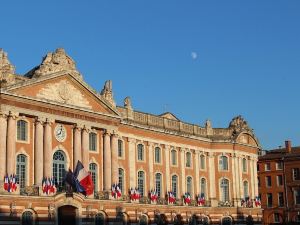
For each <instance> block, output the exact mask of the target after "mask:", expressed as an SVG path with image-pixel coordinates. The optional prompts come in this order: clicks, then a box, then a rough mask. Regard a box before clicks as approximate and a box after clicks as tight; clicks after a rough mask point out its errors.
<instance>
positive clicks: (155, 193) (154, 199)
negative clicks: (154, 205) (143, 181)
mask: <svg viewBox="0 0 300 225" xmlns="http://www.w3.org/2000/svg"><path fill="white" fill-rule="evenodd" d="M157 198H158V195H157V192H156V190H151V192H150V199H151V201H152V202H154V201H157Z"/></svg>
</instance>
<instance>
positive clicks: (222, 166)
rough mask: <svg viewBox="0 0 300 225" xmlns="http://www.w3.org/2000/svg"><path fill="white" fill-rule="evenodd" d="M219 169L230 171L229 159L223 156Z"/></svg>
mask: <svg viewBox="0 0 300 225" xmlns="http://www.w3.org/2000/svg"><path fill="white" fill-rule="evenodd" d="M219 169H220V170H228V158H227V156H224V155H222V156H221V157H220V159H219Z"/></svg>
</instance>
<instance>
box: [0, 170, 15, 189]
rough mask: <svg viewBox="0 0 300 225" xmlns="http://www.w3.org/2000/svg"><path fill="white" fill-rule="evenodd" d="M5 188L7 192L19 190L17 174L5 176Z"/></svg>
mask: <svg viewBox="0 0 300 225" xmlns="http://www.w3.org/2000/svg"><path fill="white" fill-rule="evenodd" d="M3 188H4V190H5V191H7V192H14V191H16V190H17V179H16V176H15V175H14V174H13V175H10V176H8V175H6V176H5V177H4V186H3Z"/></svg>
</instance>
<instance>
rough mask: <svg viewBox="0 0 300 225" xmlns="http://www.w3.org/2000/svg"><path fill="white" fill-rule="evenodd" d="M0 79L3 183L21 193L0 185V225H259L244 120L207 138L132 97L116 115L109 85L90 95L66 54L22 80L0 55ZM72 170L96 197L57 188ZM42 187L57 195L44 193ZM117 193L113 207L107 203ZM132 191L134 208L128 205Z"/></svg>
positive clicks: (253, 150)
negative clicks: (48, 183)
mask: <svg viewBox="0 0 300 225" xmlns="http://www.w3.org/2000/svg"><path fill="white" fill-rule="evenodd" d="M0 77H1V92H0V115H1V116H0V177H4V176H6V174H8V176H10V175H13V174H16V181H17V183H18V185H17V186H18V188H17V190H16V191H14V192H8V191H7V190H6V189H5V188H4V187H6V186H5V185H7V183H5V182H3V181H1V183H0V184H1V187H0V224H28V225H29V224H45V225H46V224H49V225H50V224H51V225H54V224H77V225H81V224H127V223H128V224H183V223H187V222H189V223H190V224H223V225H230V224H240V223H246V222H247V223H248V224H260V223H261V216H262V213H261V209H260V208H259V207H255V206H254V205H253V200H254V199H255V197H256V196H257V195H258V185H257V166H256V165H257V160H258V151H259V149H260V146H259V143H258V140H257V139H256V137H255V135H254V133H253V130H252V129H251V128H250V127H249V126H248V124H247V122H246V121H245V120H244V119H243V118H242V117H241V116H238V117H235V118H233V119H232V121H231V122H230V123H229V126H228V127H226V128H213V127H212V125H211V122H210V121H206V123H205V125H204V126H199V125H195V124H189V123H185V122H183V121H181V120H179V119H178V118H176V117H175V116H174V115H173V114H172V113H164V114H162V115H152V114H149V113H143V112H139V111H136V110H134V109H133V107H132V104H131V100H130V98H129V97H127V98H125V100H124V106H116V104H115V101H114V98H113V91H112V83H111V81H107V82H105V85H104V87H103V90H102V91H101V92H97V91H95V90H93V89H92V88H91V87H90V86H89V85H88V84H87V83H85V81H84V79H83V76H82V75H81V74H80V73H79V72H78V71H77V69H76V66H75V62H74V61H73V59H71V58H70V57H69V56H68V55H67V54H66V53H65V51H64V50H63V49H57V50H56V51H55V52H53V53H48V54H47V55H46V56H45V57H44V58H43V61H42V63H41V64H40V65H38V66H37V67H34V68H33V69H32V70H31V71H29V72H28V73H26V74H25V75H17V74H15V72H14V66H13V65H12V64H11V63H10V62H9V60H8V58H7V54H6V53H4V52H3V50H0ZM78 160H79V161H81V162H82V163H83V165H84V167H85V168H86V169H87V170H89V171H90V173H91V175H92V178H93V183H94V186H95V191H94V195H91V196H88V197H85V196H84V195H83V194H80V193H76V192H73V191H71V189H70V188H68V186H66V184H65V182H64V177H65V174H66V171H68V170H69V169H70V170H74V169H75V166H76V163H77V162H78ZM49 177H50V178H52V177H53V179H54V183H55V184H56V187H57V191H56V192H55V193H45V192H44V189H43V183H42V181H43V178H49ZM4 181H5V180H4ZM115 183H118V184H119V187H120V189H121V190H122V195H121V196H120V197H115V196H112V195H111V188H112V185H113V184H115ZM131 188H137V189H138V190H139V193H140V195H141V198H140V199H138V200H132V199H130V193H131V192H130V189H131ZM151 190H156V193H157V195H158V199H157V200H153V201H151V199H150V198H149V194H150V191H151ZM168 192H172V193H173V194H174V196H175V198H176V201H175V202H174V203H171V202H170V201H169V200H168V197H167V193H168ZM185 193H189V195H190V197H191V202H187V203H184V200H183V195H184V194H185ZM197 196H200V197H202V199H204V202H202V203H200V202H198V200H199V199H198V198H197ZM243 199H247V204H243V205H241V202H242V200H243ZM66 221H68V222H66Z"/></svg>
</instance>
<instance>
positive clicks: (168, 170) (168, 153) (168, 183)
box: [164, 145, 171, 191]
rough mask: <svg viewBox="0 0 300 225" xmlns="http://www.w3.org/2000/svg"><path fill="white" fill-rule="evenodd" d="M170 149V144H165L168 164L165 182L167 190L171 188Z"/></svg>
mask: <svg viewBox="0 0 300 225" xmlns="http://www.w3.org/2000/svg"><path fill="white" fill-rule="evenodd" d="M170 149H171V147H170V146H169V145H165V151H164V152H165V160H166V161H165V165H166V174H165V180H166V182H165V184H166V188H165V189H166V191H168V190H171V186H170V180H171V178H170Z"/></svg>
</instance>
